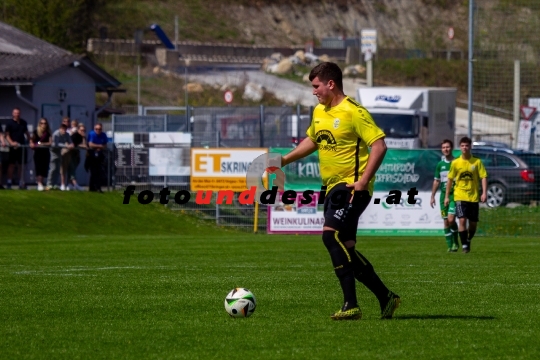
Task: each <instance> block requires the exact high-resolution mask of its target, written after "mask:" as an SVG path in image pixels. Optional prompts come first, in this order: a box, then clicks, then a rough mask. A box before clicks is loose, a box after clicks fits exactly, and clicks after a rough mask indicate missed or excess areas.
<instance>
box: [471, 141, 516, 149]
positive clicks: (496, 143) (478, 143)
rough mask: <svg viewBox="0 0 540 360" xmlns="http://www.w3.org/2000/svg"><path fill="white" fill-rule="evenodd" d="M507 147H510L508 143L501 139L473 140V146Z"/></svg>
mask: <svg viewBox="0 0 540 360" xmlns="http://www.w3.org/2000/svg"><path fill="white" fill-rule="evenodd" d="M480 146H481V147H488V148H505V149H509V148H510V147H509V146H508V144H506V143H503V142H500V141H473V147H480Z"/></svg>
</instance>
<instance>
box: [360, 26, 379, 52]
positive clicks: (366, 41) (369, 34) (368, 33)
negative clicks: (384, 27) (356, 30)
mask: <svg viewBox="0 0 540 360" xmlns="http://www.w3.org/2000/svg"><path fill="white" fill-rule="evenodd" d="M360 37H361V46H360V47H361V50H362V54H365V53H366V52H368V50H369V51H371V53H372V54H375V53H377V30H375V29H362V31H361V33H360Z"/></svg>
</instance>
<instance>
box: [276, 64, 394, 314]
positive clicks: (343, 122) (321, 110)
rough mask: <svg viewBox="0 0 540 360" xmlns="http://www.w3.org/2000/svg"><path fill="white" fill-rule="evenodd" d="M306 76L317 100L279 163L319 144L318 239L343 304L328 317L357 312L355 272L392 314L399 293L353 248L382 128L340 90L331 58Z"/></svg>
mask: <svg viewBox="0 0 540 360" xmlns="http://www.w3.org/2000/svg"><path fill="white" fill-rule="evenodd" d="M309 79H310V81H311V85H312V86H313V95H315V96H317V99H318V100H319V105H317V107H316V108H315V110H314V112H313V118H312V120H311V125H310V127H309V128H308V130H307V138H305V139H304V140H303V141H302V142H301V143H300V144H299V145H298V147H296V148H295V149H294V150H292V151H291V152H290V153H288V154H287V155H285V156H283V158H282V162H281V165H282V166H285V165H287V164H290V163H292V162H294V161H296V160H298V159H300V158H303V157H305V156H307V155H309V154H311V153H313V152H314V151H316V150H319V161H320V170H321V171H320V172H321V177H322V182H323V185H324V186H326V196H325V200H324V218H325V221H324V227H323V236H322V239H323V243H324V245H325V246H326V248H327V250H328V252H329V253H330V258H331V260H332V264H333V266H334V270H335V273H336V276H337V277H338V279H339V282H340V285H341V288H342V290H343V297H344V304H343V307H342V308H341V309H340V310H338V311H337V312H336V313H334V314H333V315H332V316H331V318H332V319H334V320H356V319H360V318H361V316H362V312H361V310H360V307H359V306H358V302H357V298H356V283H355V278H356V279H357V280H358V281H360V282H361V283H363V284H364V285H365V286H366V287H367V288H368V289H369V290H371V291H372V292H373V293H374V294H375V296H377V299H378V300H379V303H380V306H381V318H383V319H389V318H392V316H393V314H394V311H395V310H396V309H397V307H398V306H399V304H400V301H401V300H400V298H399V296H398V295H397V294H395V293H393V292H392V291H390V290H388V288H387V287H386V286H385V285H384V283H383V282H382V281H381V279H380V278H379V276H378V275H377V274H376V273H375V270H374V269H373V266H372V265H371V264H370V262H369V261H368V260H367V259H366V258H365V257H364V256H363V255H362V254H360V252H358V251H357V250H355V244H356V230H357V228H358V219H359V218H360V215H362V213H363V212H364V210H365V209H366V207H367V206H368V205H369V203H370V201H371V197H372V195H373V183H374V181H375V177H374V175H375V172H376V171H377V169H378V168H379V166H380V165H381V163H382V161H383V158H384V156H385V154H386V144H385V142H384V137H385V134H384V133H383V132H382V130H381V129H379V128H378V127H377V126H376V125H375V122H374V121H373V118H372V117H371V115H370V114H369V113H368V111H367V110H366V109H365V108H363V107H362V106H361V105H359V104H358V103H357V102H356V101H354V100H353V99H351V98H350V97H348V96H346V95H345V94H344V93H343V81H342V72H341V69H340V68H339V67H338V66H337V65H336V64H334V63H330V62H324V63H321V64H319V65H317V66H315V67H314V68H313V69H312V70H311V73H310V74H309ZM368 147H371V153H369V152H368Z"/></svg>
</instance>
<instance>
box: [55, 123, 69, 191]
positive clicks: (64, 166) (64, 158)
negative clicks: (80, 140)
mask: <svg viewBox="0 0 540 360" xmlns="http://www.w3.org/2000/svg"><path fill="white" fill-rule="evenodd" d="M62 125H66V133H67V134H68V136H70V138H71V134H70V131H71V128H70V121H69V117H67V116H64V118H63V119H62ZM57 131H58V130H57ZM60 158H61V161H60V177H61V178H62V181H61V183H62V185H60V190H62V191H64V190H66V186H65V185H64V184H65V183H66V182H67V183H69V181H68V179H67V177H68V168H69V164H70V162H71V151H70V149H69V148H67V147H65V148H62V149H61V150H60Z"/></svg>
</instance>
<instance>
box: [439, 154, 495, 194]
mask: <svg viewBox="0 0 540 360" xmlns="http://www.w3.org/2000/svg"><path fill="white" fill-rule="evenodd" d="M486 177H487V171H486V168H485V167H484V164H483V163H482V160H480V159H478V158H475V157H474V156H472V155H471V157H470V158H469V159H468V160H467V159H464V158H463V157H462V156H460V157H458V158H457V159H454V161H452V163H451V165H450V171H449V172H448V178H449V179H452V181H454V182H455V186H454V201H469V202H479V201H480V197H479V191H478V190H479V189H480V179H483V178H486Z"/></svg>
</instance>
